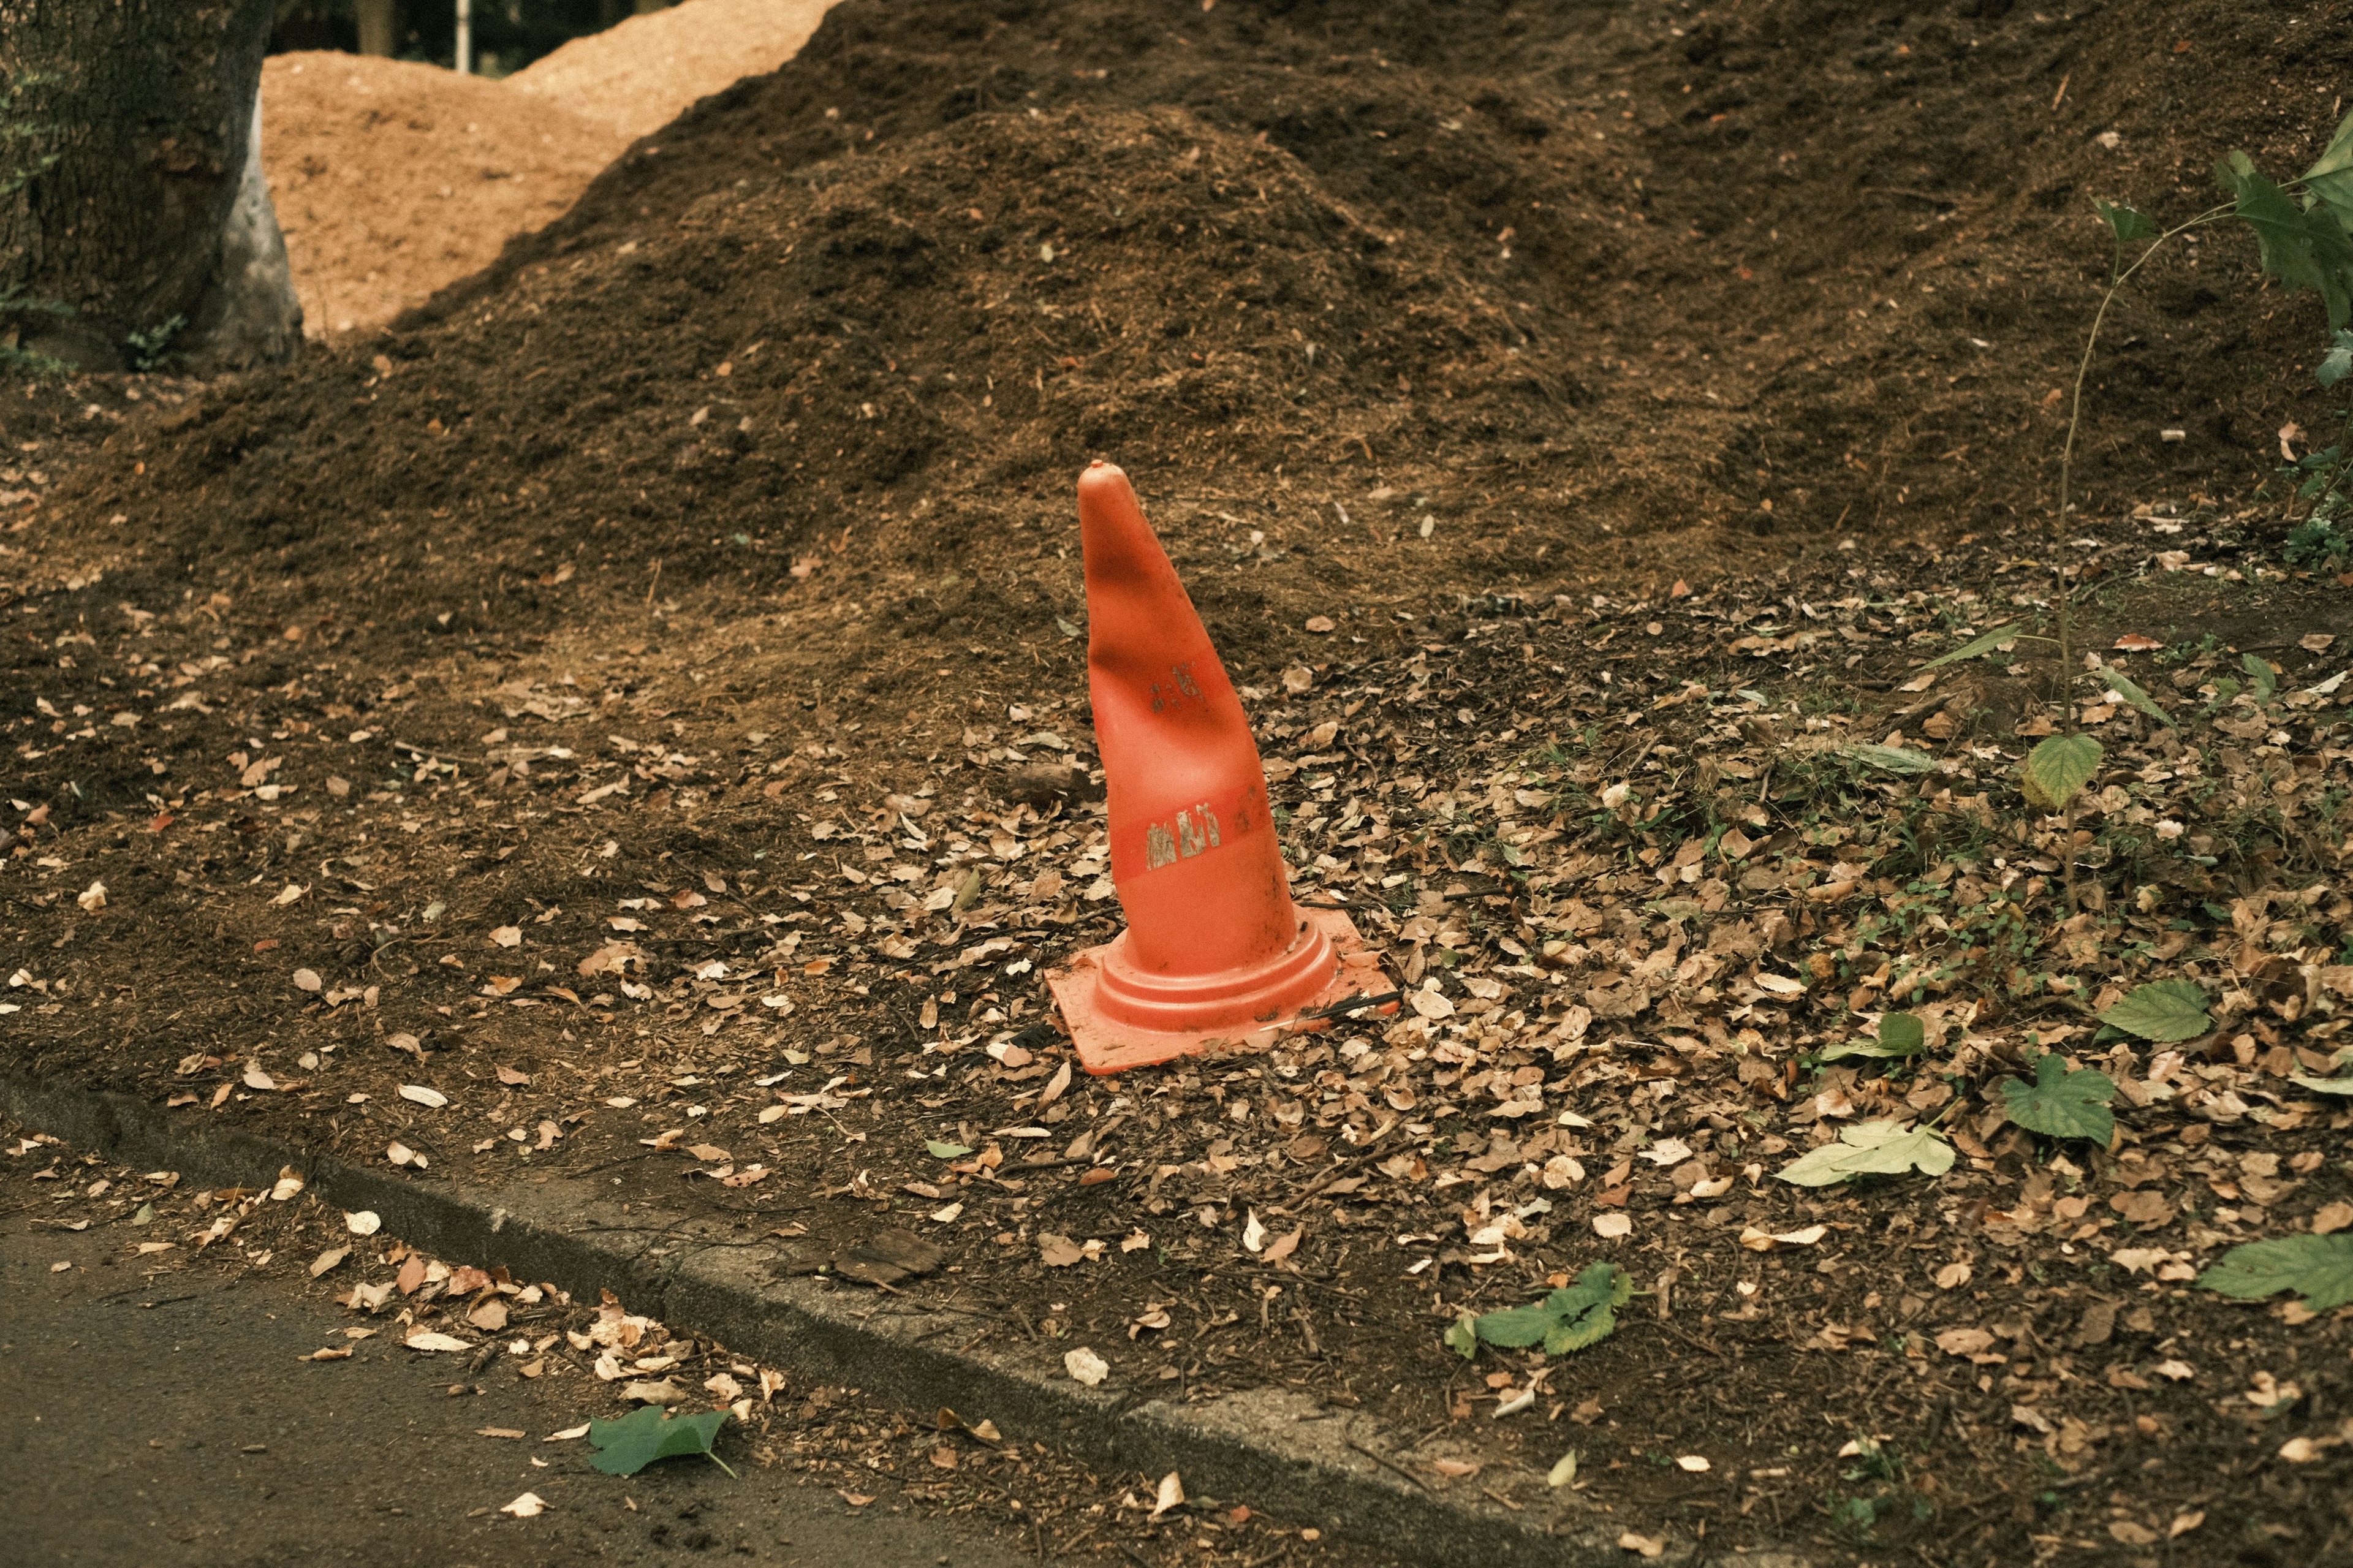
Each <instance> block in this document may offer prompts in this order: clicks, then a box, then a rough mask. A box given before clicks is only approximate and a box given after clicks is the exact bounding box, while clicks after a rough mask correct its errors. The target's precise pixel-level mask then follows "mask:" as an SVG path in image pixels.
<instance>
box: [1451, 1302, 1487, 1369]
mask: <svg viewBox="0 0 2353 1568" xmlns="http://www.w3.org/2000/svg"><path fill="white" fill-rule="evenodd" d="M1478 1323H1479V1320H1478V1319H1477V1318H1475V1317H1473V1316H1472V1314H1470V1313H1469V1312H1465V1313H1463V1314H1462V1315H1461V1317H1459V1318H1457V1319H1455V1320H1454V1324H1453V1326H1452V1327H1451V1328H1450V1329H1448V1330H1447V1331H1446V1348H1447V1349H1448V1350H1451V1351H1452V1352H1454V1353H1455V1354H1456V1355H1459V1356H1461V1358H1462V1359H1463V1360H1464V1361H1469V1360H1470V1359H1471V1358H1472V1356H1475V1355H1477V1354H1478V1353H1479V1329H1478Z"/></svg>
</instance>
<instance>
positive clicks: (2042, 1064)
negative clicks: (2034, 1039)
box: [1994, 1051, 2116, 1145]
mask: <svg viewBox="0 0 2353 1568" xmlns="http://www.w3.org/2000/svg"><path fill="white" fill-rule="evenodd" d="M1994 1087H1995V1088H1997V1089H2000V1091H2001V1099H2002V1110H2004V1112H2005V1113H2007V1114H2008V1116H2009V1117H2010V1120H2011V1121H2015V1122H2016V1123H2018V1125H2020V1126H2021V1127H2023V1128H2025V1129H2026V1130H2027V1131H2029V1132H2040V1133H2042V1135H2043V1136H2044V1137H2046V1138H2084V1139H2088V1140H2090V1141H2091V1142H2094V1143H2098V1144H2102V1145H2105V1143H2106V1142H2108V1140H2109V1139H2111V1138H2113V1137H2114V1136H2116V1113H2115V1112H2114V1111H2112V1110H2109V1109H2108V1101H2110V1100H2114V1099H2115V1098H2116V1080H2115V1079H2112V1078H2110V1077H2109V1076H2108V1075H2107V1074H2105V1073H2104V1072H2100V1071H2097V1070H2095V1069H2094V1068H2077V1069H2075V1070H2073V1071H2072V1072H2071V1071H2069V1070H2068V1067H2067V1063H2066V1061H2065V1059H2064V1058H2062V1057H2061V1056H2060V1055H2059V1053H2058V1052H2056V1051H2047V1052H2045V1053H2044V1054H2043V1057H2042V1060H2041V1061H2039V1062H2037V1063H2035V1064H2034V1081H2033V1082H2032V1083H2028V1082H2027V1081H2026V1080H2024V1079H2015V1078H2006V1079H2002V1080H2001V1081H2000V1083H1999V1084H1997V1085H1995V1086H1994Z"/></svg>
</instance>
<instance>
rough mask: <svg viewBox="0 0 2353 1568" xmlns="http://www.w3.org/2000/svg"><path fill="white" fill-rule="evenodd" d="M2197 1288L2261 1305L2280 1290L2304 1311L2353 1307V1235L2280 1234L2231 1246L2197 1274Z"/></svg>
mask: <svg viewBox="0 0 2353 1568" xmlns="http://www.w3.org/2000/svg"><path fill="white" fill-rule="evenodd" d="M2198 1284H2199V1287H2200V1289H2207V1290H2211V1291H2214V1292H2215V1293H2216V1294H2218V1295H2223V1296H2235V1297H2237V1298H2238V1299H2240V1300H2245V1301H2259V1300H2263V1298H2264V1297H2266V1296H2275V1295H2277V1294H2278V1293H2279V1292H2281V1291H2282V1290H2293V1291H2295V1293H2296V1294H2297V1295H2298V1296H2301V1297H2302V1298H2303V1299H2304V1302H2303V1304H2304V1309H2305V1310H2306V1311H2307V1312H2327V1311H2333V1310H2336V1309H2337V1308H2338V1307H2342V1306H2345V1305H2347V1304H2348V1303H2353V1236H2283V1237H2274V1238H2273V1239H2271V1240H2269V1241H2251V1242H2247V1243H2245V1244H2244V1245H2242V1246H2239V1247H2232V1248H2231V1250H2230V1251H2228V1252H2226V1253H2224V1254H2223V1255H2222V1258H2221V1261H2220V1262H2218V1263H2216V1264H2215V1265H2214V1267H2212V1268H2209V1269H2208V1270H2206V1272H2205V1273H2203V1274H2200V1276H2198Z"/></svg>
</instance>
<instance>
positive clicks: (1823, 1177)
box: [1779, 1121, 1953, 1187]
mask: <svg viewBox="0 0 2353 1568" xmlns="http://www.w3.org/2000/svg"><path fill="white" fill-rule="evenodd" d="M1952 1168H1953V1146H1952V1145H1951V1144H1950V1143H1947V1142H1945V1140H1944V1139H1943V1138H1942V1137H1940V1136H1939V1135H1938V1134H1937V1132H1936V1129H1935V1128H1933V1127H1915V1128H1914V1129H1913V1130H1911V1131H1908V1132H1907V1131H1905V1129H1904V1127H1903V1125H1902V1124H1901V1123H1900V1122H1894V1121H1866V1122H1864V1123H1862V1125H1861V1126H1859V1127H1850V1128H1848V1129H1846V1130H1845V1131H1842V1132H1841V1133H1840V1134H1839V1141H1838V1142H1835V1143H1825V1144H1823V1145H1822V1146H1821V1147H1820V1148H1819V1149H1816V1150H1814V1151H1813V1152H1811V1153H1810V1154H1806V1155H1804V1156H1802V1157H1800V1158H1799V1159H1798V1160H1797V1161H1795V1162H1794V1163H1791V1164H1788V1165H1787V1166H1785V1167H1783V1168H1782V1170H1781V1171H1780V1173H1779V1174H1780V1177H1781V1179H1782V1180H1783V1181H1785V1182H1790V1183H1794V1184H1796V1185H1798V1186H1800V1187H1827V1186H1829V1185H1830V1184H1831V1183H1833V1182H1843V1181H1848V1180H1851V1179H1852V1178H1853V1177H1856V1176H1898V1175H1902V1174H1903V1173H1905V1172H1906V1171H1915V1170H1916V1171H1918V1172H1920V1173H1922V1174H1923V1175H1928V1176H1941V1175H1943V1174H1944V1173H1946V1172H1947V1171H1949V1170H1951V1169H1952Z"/></svg>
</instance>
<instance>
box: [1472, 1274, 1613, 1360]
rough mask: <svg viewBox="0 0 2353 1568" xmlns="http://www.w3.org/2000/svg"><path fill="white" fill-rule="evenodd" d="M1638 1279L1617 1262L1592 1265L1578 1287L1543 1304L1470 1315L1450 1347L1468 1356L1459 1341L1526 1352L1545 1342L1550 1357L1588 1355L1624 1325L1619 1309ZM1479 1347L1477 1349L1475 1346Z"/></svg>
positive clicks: (1579, 1278) (1560, 1292)
mask: <svg viewBox="0 0 2353 1568" xmlns="http://www.w3.org/2000/svg"><path fill="white" fill-rule="evenodd" d="M1633 1294H1634V1277H1633V1276H1632V1275H1630V1274H1629V1273H1627V1272H1626V1270H1624V1269H1623V1268H1619V1267H1618V1265H1616V1264H1614V1263H1591V1264H1588V1265H1587V1266H1586V1268H1585V1270H1584V1272H1583V1273H1581V1274H1579V1275H1578V1276H1577V1279H1576V1281H1575V1282H1574V1283H1572V1284H1568V1285H1564V1286H1562V1287H1561V1288H1560V1289H1557V1290H1555V1291H1554V1292H1553V1293H1552V1294H1551V1295H1549V1296H1546V1298H1545V1299H1544V1300H1541V1301H1532V1302H1530V1303H1529V1304H1528V1305H1526V1306H1525V1307H1512V1308H1507V1309H1506V1310H1503V1311H1500V1312H1489V1313H1487V1314H1486V1315H1485V1316H1483V1317H1479V1318H1473V1317H1472V1316H1471V1315H1470V1314H1469V1313H1468V1312H1466V1313H1464V1314H1463V1315H1462V1316H1461V1319H1459V1320H1458V1321H1456V1322H1455V1325H1454V1327H1453V1328H1452V1329H1451V1330H1449V1331H1447V1336H1446V1342H1447V1344H1448V1345H1449V1346H1451V1347H1452V1348H1453V1349H1454V1350H1456V1351H1458V1352H1461V1354H1462V1355H1464V1356H1465V1357H1467V1356H1469V1355H1470V1354H1471V1353H1472V1352H1471V1350H1466V1349H1464V1348H1463V1344H1462V1342H1458V1335H1459V1336H1463V1337H1464V1339H1466V1340H1467V1339H1471V1338H1475V1339H1477V1340H1484V1341H1485V1342H1487V1343H1489V1344H1491V1345H1500V1346H1502V1347H1504V1349H1506V1350H1520V1349H1524V1348H1525V1347H1526V1346H1529V1345H1532V1344H1535V1343H1537V1342H1542V1343H1543V1345H1544V1348H1545V1350H1546V1353H1548V1354H1552V1355H1561V1354H1565V1353H1566V1352H1569V1351H1577V1350H1583V1349H1584V1348H1585V1347H1586V1346H1588V1345H1590V1344H1597V1343H1599V1342H1601V1341H1602V1340H1605V1339H1608V1338H1609V1335H1610V1333H1611V1331H1613V1330H1615V1329H1616V1328H1617V1326H1618V1319H1617V1309H1618V1308H1620V1307H1622V1306H1624V1305H1625V1304H1626V1303H1627V1302H1628V1301H1629V1300H1632V1298H1633ZM1472 1348H1473V1349H1475V1348H1476V1346H1475V1344H1474V1345H1473V1346H1472Z"/></svg>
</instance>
